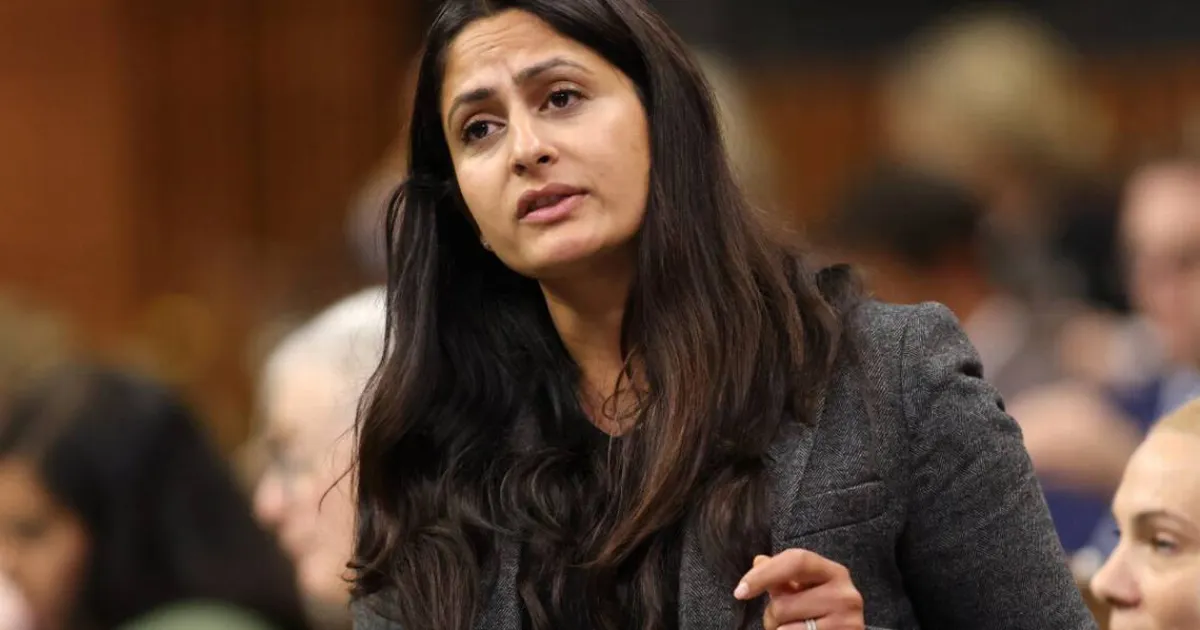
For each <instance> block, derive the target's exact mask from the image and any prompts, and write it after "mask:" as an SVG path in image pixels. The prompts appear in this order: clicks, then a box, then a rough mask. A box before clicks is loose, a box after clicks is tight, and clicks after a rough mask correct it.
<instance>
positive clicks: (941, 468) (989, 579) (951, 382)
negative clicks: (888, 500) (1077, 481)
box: [899, 304, 1096, 630]
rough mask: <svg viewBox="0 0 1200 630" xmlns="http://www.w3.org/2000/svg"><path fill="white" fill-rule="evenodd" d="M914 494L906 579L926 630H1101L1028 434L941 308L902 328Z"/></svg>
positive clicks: (930, 307)
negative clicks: (1066, 549)
mask: <svg viewBox="0 0 1200 630" xmlns="http://www.w3.org/2000/svg"><path fill="white" fill-rule="evenodd" d="M901 347H902V357H901V387H902V388H903V392H904V414H905V416H906V421H907V431H908V432H909V439H910V442H909V444H910V449H909V465H910V472H911V480H910V483H911V484H912V486H911V491H910V494H909V505H908V515H907V521H906V525H905V530H904V533H903V534H902V539H901V545H900V550H899V553H900V558H899V560H900V568H901V571H902V572H903V575H904V582H905V585H906V588H907V590H908V592H909V597H910V599H911V601H912V605H913V608H914V611H915V613H916V615H917V618H918V620H919V621H920V624H921V627H922V628H923V629H925V630H938V629H946V630H950V629H952V628H953V629H958V628H973V629H975V630H993V629H994V630H1001V629H1004V630H1024V629H1028V630H1042V629H1045V628H1056V629H1059V630H1075V629H1088V630H1091V629H1094V628H1095V627H1096V625H1095V621H1094V620H1093V618H1092V616H1091V614H1090V613H1089V612H1088V609H1087V607H1086V606H1085V605H1084V602H1083V598H1082V595H1081V593H1080V592H1079V589H1078V588H1077V586H1076V585H1075V581H1074V579H1073V577H1072V575H1071V573H1070V571H1069V570H1068V567H1067V562H1066V559H1065V555H1064V553H1063V551H1062V546H1061V544H1060V543H1059V541H1058V538H1057V536H1056V534H1055V531H1054V527H1053V524H1052V522H1051V520H1050V514H1049V511H1048V509H1047V507H1046V502H1045V498H1044V496H1043V495H1042V491H1041V487H1040V486H1039V484H1038V481H1037V479H1036V478H1035V477H1034V474H1033V466H1032V464H1031V462H1030V460H1029V455H1028V453H1027V452H1026V451H1025V447H1024V444H1023V442H1022V438H1021V431H1020V429H1019V428H1018V426H1017V424H1016V422H1015V421H1014V420H1013V419H1012V418H1011V417H1009V415H1008V414H1007V413H1005V411H1004V406H1003V403H1002V401H1001V400H1000V397H999V395H998V394H997V393H996V391H995V390H994V389H993V388H992V387H991V386H990V385H988V383H987V382H985V381H984V380H983V377H982V374H981V373H982V368H981V366H980V362H979V357H978V354H977V353H976V351H975V348H974V347H973V346H972V345H971V343H970V342H969V341H968V340H967V338H966V335H965V334H964V333H963V331H962V329H961V328H960V327H959V325H958V323H957V320H956V319H955V318H954V316H953V315H952V314H951V312H950V311H949V310H948V309H947V308H946V307H944V306H941V305H937V304H926V305H922V306H920V307H918V308H916V309H913V310H912V311H911V315H910V316H909V318H908V321H907V322H906V324H905V325H904V339H903V342H902V346H901Z"/></svg>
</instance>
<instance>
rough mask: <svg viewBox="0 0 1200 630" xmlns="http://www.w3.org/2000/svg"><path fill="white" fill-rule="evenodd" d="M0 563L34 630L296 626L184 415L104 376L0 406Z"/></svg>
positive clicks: (38, 388)
mask: <svg viewBox="0 0 1200 630" xmlns="http://www.w3.org/2000/svg"><path fill="white" fill-rule="evenodd" d="M0 567H3V570H4V573H5V574H6V577H7V578H9V579H11V582H12V586H13V587H14V588H15V589H16V590H17V591H18V592H19V596H20V598H21V599H23V600H24V604H26V605H27V606H28V609H29V610H28V612H29V615H30V617H32V619H31V620H32V626H33V627H34V628H36V629H37V630H79V629H87V630H118V629H119V630H174V629H176V628H180V629H184V628H186V629H187V630H209V629H211V628H219V629H220V630H305V629H306V628H307V622H306V620H305V618H304V616H303V609H302V608H301V606H300V597H299V593H298V592H297V590H296V586H295V575H294V572H293V570H292V567H291V565H290V564H289V563H288V561H287V559H286V558H285V557H284V555H283V554H282V553H281V552H280V550H279V549H277V548H276V547H275V545H274V541H272V540H271V537H270V536H269V535H268V534H267V533H266V532H265V531H263V530H262V529H260V528H259V527H258V525H257V524H256V523H255V522H254V518H253V515H252V514H251V509H250V503H249V501H248V500H247V498H246V497H245V496H243V495H242V494H241V492H240V491H239V488H238V487H237V484H236V483H235V481H234V479H233V476H232V474H231V473H230V471H229V470H228V468H227V466H226V464H225V462H224V461H223V460H222V458H221V454H220V453H219V452H218V451H217V450H216V448H214V446H213V445H212V444H211V443H210V442H209V441H208V440H207V439H206V437H205V435H204V430H203V427H202V426H201V425H200V423H199V421H198V420H197V419H196V418H195V417H194V416H193V414H192V412H191V410H190V409H188V408H187V407H186V406H185V404H184V403H183V401H182V400H181V399H180V397H179V396H178V395H177V394H176V393H175V392H173V391H171V390H169V389H167V388H166V387H164V386H162V385H160V384H158V383H155V382H153V381H151V380H148V379H145V378H142V377H138V376H134V375H132V374H127V373H125V372H122V371H119V370H116V369H112V368H107V367H95V366H65V367H62V368H59V369H56V370H55V371H53V372H52V373H50V374H47V375H45V376H44V377H42V378H39V379H38V380H36V381H35V382H33V383H31V384H30V385H29V387H28V388H23V389H21V390H20V391H19V392H18V393H17V394H16V395H15V397H14V398H13V399H12V400H11V401H8V402H7V403H6V404H5V407H4V409H0ZM4 627H5V628H7V626H4Z"/></svg>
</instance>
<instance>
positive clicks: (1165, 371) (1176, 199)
mask: <svg viewBox="0 0 1200 630" xmlns="http://www.w3.org/2000/svg"><path fill="white" fill-rule="evenodd" d="M1121 227H1122V236H1123V244H1124V247H1125V256H1126V262H1127V264H1128V279H1129V287H1130V295H1131V297H1132V301H1133V304H1134V306H1135V308H1136V312H1137V313H1138V314H1139V315H1140V317H1141V318H1142V320H1143V321H1144V322H1145V323H1146V324H1148V326H1149V332H1150V334H1151V337H1150V339H1149V340H1148V341H1149V343H1147V344H1140V350H1141V351H1142V352H1145V353H1156V354H1157V355H1158V357H1160V361H1161V363H1160V365H1159V366H1158V368H1157V369H1156V370H1155V378H1153V379H1152V380H1151V382H1150V383H1149V384H1148V385H1147V393H1148V395H1149V401H1148V402H1149V404H1148V405H1146V407H1145V408H1144V410H1143V412H1142V414H1140V415H1141V416H1142V417H1143V419H1144V420H1146V421H1147V422H1148V421H1152V420H1153V419H1155V418H1158V417H1161V416H1164V415H1166V414H1168V413H1171V412H1172V411H1173V410H1175V409H1176V408H1178V407H1179V406H1181V405H1183V404H1184V403H1186V402H1188V401H1189V400H1191V399H1193V398H1195V397H1197V396H1200V160H1193V159H1186V158H1182V159H1173V160H1164V161H1159V162H1154V163H1150V164H1148V165H1146V166H1144V167H1142V168H1141V169H1139V170H1138V171H1137V172H1136V173H1135V174H1134V175H1133V177H1132V178H1131V179H1130V183H1129V186H1128V188H1127V191H1126V198H1125V209H1124V215H1123V217H1122V226H1121Z"/></svg>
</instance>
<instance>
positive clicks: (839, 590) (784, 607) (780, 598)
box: [763, 581, 863, 630]
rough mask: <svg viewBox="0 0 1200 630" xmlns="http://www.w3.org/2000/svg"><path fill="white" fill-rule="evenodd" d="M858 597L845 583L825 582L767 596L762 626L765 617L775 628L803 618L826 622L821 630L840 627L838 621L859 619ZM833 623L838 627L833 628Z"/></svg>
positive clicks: (800, 620)
mask: <svg viewBox="0 0 1200 630" xmlns="http://www.w3.org/2000/svg"><path fill="white" fill-rule="evenodd" d="M862 610H863V601H862V595H860V594H859V592H858V590H857V589H855V588H854V586H853V585H851V584H850V583H849V582H846V583H843V582H840V581H839V582H827V583H825V584H822V585H821V586H816V587H813V588H808V589H804V590H801V591H796V592H792V593H780V594H773V595H771V601H770V603H768V604H767V609H766V612H765V613H764V614H763V621H764V625H765V622H766V619H767V618H768V616H769V617H770V619H771V620H772V621H773V623H775V625H776V627H779V626H780V625H781V624H792V623H797V622H801V623H802V622H803V621H804V620H805V619H818V620H821V619H828V620H829V621H827V622H825V623H824V625H821V624H818V625H821V628H822V630H834V628H840V627H842V626H841V625H840V622H841V621H846V620H852V619H860V620H861V619H862ZM834 621H837V622H839V625H833V623H834Z"/></svg>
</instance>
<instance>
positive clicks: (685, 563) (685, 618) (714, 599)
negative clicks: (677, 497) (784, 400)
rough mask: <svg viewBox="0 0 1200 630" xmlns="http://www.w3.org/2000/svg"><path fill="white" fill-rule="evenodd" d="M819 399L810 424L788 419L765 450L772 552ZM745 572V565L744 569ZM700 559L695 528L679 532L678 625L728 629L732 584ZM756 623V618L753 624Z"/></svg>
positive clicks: (804, 460) (796, 489)
mask: <svg viewBox="0 0 1200 630" xmlns="http://www.w3.org/2000/svg"><path fill="white" fill-rule="evenodd" d="M824 400H825V399H824V396H821V398H820V399H819V400H818V404H817V406H816V409H817V413H816V415H815V417H814V422H813V423H812V424H800V423H798V422H789V423H786V424H785V425H784V428H783V430H782V431H781V435H780V436H779V438H778V439H776V440H775V441H774V442H773V443H772V444H771V446H770V447H769V448H768V450H767V474H768V478H769V479H770V483H771V502H772V506H771V510H772V519H771V547H772V549H771V553H778V552H780V551H782V550H783V549H782V545H783V540H782V538H783V534H782V529H783V526H784V525H785V524H786V523H787V520H788V519H789V518H790V508H791V506H792V505H793V504H794V503H795V501H796V497H797V495H798V494H799V493H800V480H801V479H802V478H803V477H804V467H805V466H806V465H807V464H808V456H809V453H810V452H811V451H812V445H813V439H814V436H815V434H816V429H815V427H816V425H817V424H819V420H820V417H821V413H822V412H823V410H824V406H825V405H824ZM746 569H747V570H749V569H750V567H746ZM726 582H728V580H727V579H725V578H723V577H722V576H720V575H717V573H716V572H715V571H714V570H713V568H712V567H711V566H709V565H708V563H707V562H705V561H704V554H703V552H702V550H701V549H700V542H699V540H698V538H697V536H696V533H695V528H694V527H688V528H687V531H686V532H685V533H684V544H683V557H682V558H681V560H680V567H679V627H681V628H687V629H688V630H731V629H732V628H733V624H734V621H735V619H734V608H733V605H734V599H733V588H734V586H736V585H735V584H727V583H726ZM751 627H753V628H759V627H761V621H756V622H755V623H754V624H752V626H751Z"/></svg>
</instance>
